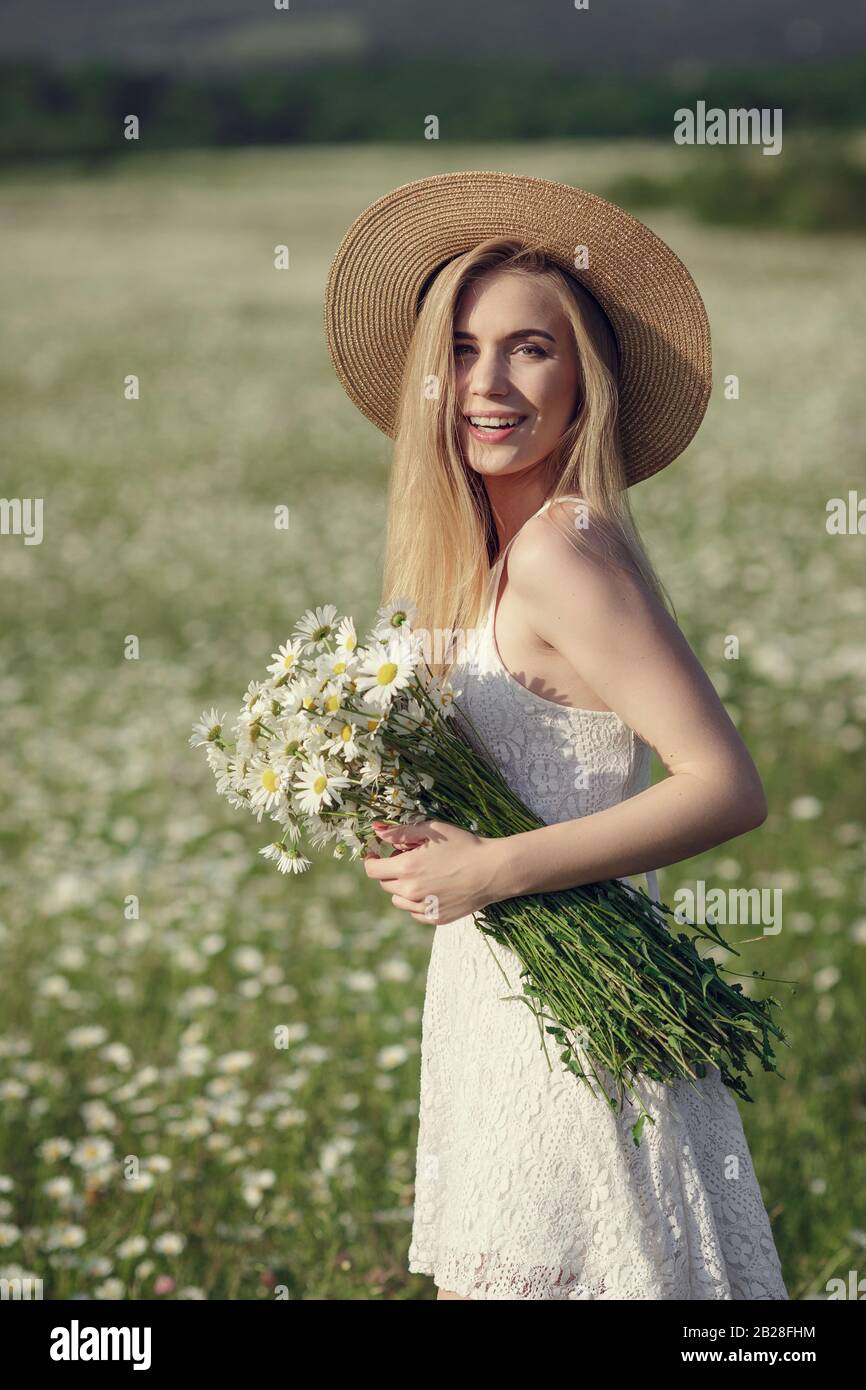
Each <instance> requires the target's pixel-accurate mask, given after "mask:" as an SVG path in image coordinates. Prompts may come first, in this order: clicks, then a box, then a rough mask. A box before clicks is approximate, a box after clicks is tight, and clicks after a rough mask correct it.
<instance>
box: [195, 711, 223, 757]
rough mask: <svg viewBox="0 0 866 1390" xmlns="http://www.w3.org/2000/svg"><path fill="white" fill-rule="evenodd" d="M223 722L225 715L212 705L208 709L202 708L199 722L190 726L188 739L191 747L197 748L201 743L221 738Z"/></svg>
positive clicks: (213, 741) (212, 741)
mask: <svg viewBox="0 0 866 1390" xmlns="http://www.w3.org/2000/svg"><path fill="white" fill-rule="evenodd" d="M224 722H225V715H224V714H218V713H217V711H216V709H215V708H214V707H213V705H212V706H211V708H210V709H209V710H203V711H202V716H201V719H200V720H199V722H198V723H197V724H193V726H192V730H193V731H192V733H191V735H190V739H189V741H190V744H191V745H192V747H193V748H198V747H199V746H200V745H201V744H202V743H215V742H216V741H217V739H221V738H222V734H223V724H224Z"/></svg>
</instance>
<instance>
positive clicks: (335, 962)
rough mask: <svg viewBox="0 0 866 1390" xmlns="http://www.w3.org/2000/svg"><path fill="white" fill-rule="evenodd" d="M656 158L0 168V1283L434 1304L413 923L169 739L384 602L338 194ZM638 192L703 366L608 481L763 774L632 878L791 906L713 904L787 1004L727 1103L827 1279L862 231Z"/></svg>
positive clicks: (812, 1265) (858, 1118)
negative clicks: (759, 893) (417, 1223)
mask: <svg viewBox="0 0 866 1390" xmlns="http://www.w3.org/2000/svg"><path fill="white" fill-rule="evenodd" d="M670 159H671V151H670V150H669V149H667V148H665V149H661V148H660V147H654V146H646V147H643V146H641V145H636V144H623V145H618V146H607V145H603V144H589V145H586V146H580V147H579V146H577V145H574V144H562V145H554V144H545V145H544V146H541V147H539V148H538V149H536V148H534V147H531V146H498V145H496V146H493V145H487V146H459V145H457V146H443V147H442V148H441V149H434V148H430V147H424V148H423V149H420V148H416V147H414V146H412V147H409V146H404V147H381V148H376V147H366V146H365V147H356V148H353V149H351V150H342V149H338V148H326V147H319V148H316V149H314V150H293V151H288V152H281V151H278V150H272V151H255V150H254V151H247V152H238V153H235V152H232V153H224V152H214V153H202V154H194V153H189V154H177V155H171V156H161V157H159V158H150V157H149V156H147V155H146V154H142V155H136V156H135V157H130V156H127V157H126V159H119V160H118V161H117V162H116V164H114V165H109V166H103V167H100V168H99V169H98V170H97V169H90V170H87V169H79V168H75V167H73V166H71V165H70V166H50V167H39V168H36V167H34V168H21V169H18V170H17V171H15V172H14V173H12V172H9V171H7V172H6V173H5V174H4V175H3V177H2V180H0V204H2V214H3V217H4V221H5V223H6V227H7V236H6V243H7V253H6V255H5V256H4V257H3V259H2V262H0V278H2V291H3V298H4V303H5V305H6V333H5V335H4V338H3V342H2V346H0V353H2V361H0V396H2V400H0V403H2V415H3V419H4V422H5V423H4V431H5V441H4V449H3V470H2V486H0V492H2V495H3V497H4V498H5V499H13V498H42V499H43V528H42V536H41V539H40V541H39V543H38V544H37V543H32V544H31V543H27V540H26V538H25V536H24V535H22V534H16V533H15V532H14V529H11V528H6V530H5V531H4V533H3V534H2V535H0V596H2V597H0V601H2V628H0V721H2V740H0V778H2V786H3V790H4V796H3V808H4V814H3V817H2V823H0V837H2V857H0V974H2V980H3V988H2V994H0V1100H2V1127H0V1277H2V1276H6V1277H10V1278H11V1277H14V1276H15V1275H25V1274H26V1275H30V1276H32V1277H34V1278H39V1279H41V1280H42V1281H43V1289H44V1297H45V1298H49V1299H58V1298H68V1297H71V1296H75V1297H80V1298H96V1299H124V1298H130V1299H139V1298H153V1297H163V1298H169V1299H174V1298H182V1299H213V1298H231V1299H271V1298H281V1297H286V1298H292V1299H322V1298H326V1299H352V1300H357V1299H362V1300H363V1299H383V1298H386V1299H423V1298H431V1297H433V1296H434V1294H435V1289H434V1288H433V1286H432V1283H431V1281H430V1280H428V1279H425V1278H422V1277H420V1276H413V1275H409V1274H408V1273H407V1271H406V1263H407V1261H406V1251H407V1246H408V1241H409V1226H410V1221H411V1215H412V1200H413V1192H412V1183H413V1177H414V1145H415V1138H416V1126H417V1110H418V1070H419V1038H420V1026H421V1006H422V1001H423V992H424V978H425V970H426V965H427V958H428V954H429V950H430V943H431V933H432V930H433V929H432V927H430V926H425V925H422V924H421V923H419V922H416V921H415V920H414V919H413V918H411V917H410V916H409V915H408V914H407V913H404V912H401V911H399V910H397V909H396V908H394V907H393V906H392V905H391V902H390V899H389V898H388V897H387V896H386V895H385V894H384V893H383V892H382V889H381V888H380V887H379V886H378V885H377V884H376V883H374V882H372V881H370V880H368V879H367V878H366V876H365V874H364V872H363V868H362V866H361V865H360V864H358V863H354V864H353V863H351V862H347V861H343V862H336V861H334V860H332V859H331V858H330V857H329V856H327V855H323V856H322V857H321V858H320V859H319V860H317V862H316V863H315V865H314V867H313V869H312V871H311V872H309V873H306V874H304V875H302V876H300V877H297V878H295V877H293V876H291V875H283V874H280V873H277V872H275V871H274V868H273V866H272V865H270V864H268V863H267V862H266V861H265V860H264V859H263V858H262V857H261V856H260V855H259V854H258V850H259V849H260V848H261V846H262V845H263V844H264V843H266V840H267V838H268V832H267V830H266V828H265V826H264V825H262V826H257V825H256V823H255V822H254V820H253V819H252V818H251V817H249V816H243V815H241V814H240V813H239V812H237V811H234V810H232V808H231V807H229V806H228V805H227V804H226V803H225V801H224V800H223V799H222V798H220V797H217V796H216V795H215V793H214V786H213V777H212V774H211V772H210V771H209V770H208V768H207V766H206V764H205V760H204V759H203V758H202V757H201V756H200V754H199V753H197V752H196V751H194V750H192V749H191V748H190V747H189V744H188V738H189V734H190V729H191V726H192V724H193V722H194V720H196V719H197V718H198V717H199V716H200V714H201V712H202V710H203V709H205V708H209V707H210V706H211V705H216V706H217V707H218V708H219V709H220V710H229V711H231V712H234V711H236V709H237V707H238V705H239V703H240V699H241V696H242V695H243V692H244V690H245V688H246V686H247V684H248V682H249V680H250V679H251V678H253V677H254V676H258V675H261V673H262V672H263V671H264V670H265V667H266V666H267V664H268V662H269V661H270V659H271V654H272V653H273V652H274V651H275V650H276V649H277V646H278V644H279V643H281V642H284V641H285V640H286V638H287V636H288V634H289V631H290V630H291V628H292V626H293V624H294V623H295V621H296V619H297V618H298V617H299V616H300V615H301V614H302V613H303V612H304V611H305V610H306V609H308V608H310V607H311V606H314V605H317V604H321V603H324V602H331V601H332V602H335V603H337V604H338V605H339V608H340V611H341V612H348V613H351V614H353V615H354V617H355V619H356V622H357V624H358V627H359V629H361V628H366V627H367V626H368V625H369V624H370V623H371V622H372V621H373V618H374V615H375V612H376V608H377V606H378V602H379V597H380V590H379V584H380V578H381V560H382V545H383V530H384V519H385V499H386V489H387V470H388V446H387V441H385V440H384V438H383V437H382V436H380V435H379V434H378V433H377V431H376V430H375V429H374V428H373V426H372V425H370V424H368V423H367V422H366V421H365V420H364V419H363V418H362V417H361V416H360V415H359V414H358V413H357V412H356V411H355V410H354V409H353V407H352V406H351V405H350V403H349V402H348V400H347V399H346V397H345V396H344V394H343V391H342V389H341V387H340V386H339V384H338V382H337V380H336V377H335V376H334V374H333V371H332V369H331V366H330V362H329V359H328V355H327V349H326V345H325V337H324V329H323V326H322V298H323V290H324V283H325V278H326V275H327V269H328V265H329V261H330V258H331V256H332V254H333V252H334V251H335V250H336V247H337V244H338V242H339V240H340V238H341V236H342V234H343V231H344V230H345V228H346V227H347V226H348V225H349V223H350V221H351V220H352V219H353V218H354V217H355V216H356V215H357V213H358V212H360V211H361V209H362V208H363V207H365V206H366V205H367V204H368V203H369V202H370V201H372V199H373V198H375V197H377V196H379V195H380V194H381V193H384V192H386V191H387V190H388V189H390V188H392V187H394V186H396V185H397V184H399V183H403V182H406V181H408V180H410V179H413V178H419V177H423V176H425V175H427V174H432V173H436V172H439V171H442V170H446V169H457V168H465V169H472V168H489V169H513V170H515V171H517V172H525V173H534V174H539V175H542V176H544V177H549V178H558V179H563V180H565V181H567V182H572V183H576V184H582V185H584V186H586V187H589V188H592V189H594V190H596V191H598V192H600V193H604V191H605V187H606V185H607V182H608V180H610V179H612V178H613V177H614V176H623V177H624V176H626V175H628V174H630V173H634V172H636V171H641V172H644V173H646V172H648V171H649V172H652V171H653V170H659V171H662V172H663V171H664V169H665V168H666V167H667V162H668V161H669V160H670ZM645 220H646V221H648V222H649V224H650V225H651V226H653V227H654V228H655V229H656V230H657V231H658V232H659V234H660V235H661V236H663V237H664V238H665V239H666V240H668V241H669V242H670V244H671V245H672V246H673V247H674V249H675V250H676V251H677V252H678V254H679V255H681V257H682V259H683V260H684V261H685V263H686V264H687V265H688V266H689V268H690V270H691V271H692V273H693V274H694V276H695V278H696V280H697V283H698V285H699V287H700V289H701V292H702V294H703V295H704V298H705V301H706V304H707V309H708V313H709V317H710V323H711V327H712V333H713V350H714V373H715V386H714V393H713V398H712V401H711V404H710V408H709V411H708V414H707V417H706V420H705V422H704V425H703V426H702V429H701V431H700V432H699V434H698V436H697V438H696V440H695V441H694V443H693V444H692V446H691V447H690V449H689V451H688V453H687V454H686V455H685V456H683V457H682V458H681V459H680V460H678V461H677V462H676V463H674V464H673V465H672V466H671V467H670V468H669V469H667V470H665V471H664V472H663V473H662V474H661V475H659V477H658V478H655V479H652V480H650V481H649V482H647V483H645V484H641V485H638V486H637V487H636V489H635V490H634V493H633V494H632V496H633V505H634V508H635V512H636V515H637V518H638V522H639V524H640V526H641V528H642V533H643V535H644V538H645V540H646V542H647V544H648V547H649V549H650V552H651V554H652V556H653V559H654V561H655V562H656V565H657V567H658V569H659V571H660V573H661V575H662V578H663V579H664V581H665V582H666V584H667V586H668V588H669V590H670V592H671V595H672V598H673V600H674V603H675V606H676V610H677V615H678V618H679V621H680V624H681V626H682V628H683V630H684V632H685V634H686V636H687V638H688V640H689V641H690V643H691V644H692V646H693V647H694V649H695V650H696V652H697V654H698V656H699V658H700V659H701V661H702V662H703V664H704V666H705V667H706V669H707V670H708V672H709V674H710V676H711V678H712V680H713V682H714V684H715V685H716V688H717V689H718V691H719V693H720V695H721V696H722V698H723V699H724V700H725V702H726V704H727V707H728V709H729V711H730V713H731V715H732V717H733V718H734V719H735V721H736V722H737V724H738V726H739V727H740V729H741V731H742V733H743V736H744V738H745V740H746V743H747V744H748V746H749V748H750V750H751V751H752V754H753V756H754V758H755V761H756V763H757V764H758V767H759V769H760V771H761V774H762V777H763V779H764V784H765V787H766V790H767V795H768V799H769V802H770V815H769V818H768V820H767V821H766V823H765V824H764V825H763V826H762V827H761V828H760V829H759V830H758V831H755V832H752V833H751V834H749V835H747V836H743V837H740V838H739V839H737V840H735V841H731V842H729V843H728V844H726V845H722V846H720V847H719V848H718V849H716V850H715V851H713V852H712V853H709V854H706V855H703V856H701V857H700V858H697V859H694V860H692V861H689V862H687V863H683V864H678V865H674V866H671V867H669V868H666V869H663V870H662V872H661V873H660V875H659V881H660V888H661V893H662V896H663V897H664V899H665V900H666V901H668V902H670V901H671V900H672V898H673V895H674V893H675V892H676V891H677V890H678V889H681V888H694V887H695V886H696V884H698V883H699V882H703V883H704V884H705V885H706V890H707V892H709V891H710V890H711V889H722V890H724V891H727V890H737V889H746V890H751V889H758V890H761V889H764V890H769V892H770V895H771V896H772V894H773V893H774V892H776V890H778V892H779V894H780V898H779V901H780V902H781V905H782V916H781V923H780V926H781V929H780V930H778V931H775V930H774V931H772V932H767V933H762V929H761V926H760V925H757V926H755V925H754V924H752V923H748V922H746V923H738V924H736V925H734V926H728V927H726V929H725V934H726V936H727V937H728V939H729V940H731V941H747V944H745V945H743V946H742V949H741V955H740V957H739V960H737V959H732V958H728V959H727V960H725V961H724V962H723V963H725V964H727V965H729V966H731V967H732V968H736V969H738V970H742V971H744V972H745V979H744V986H745V987H746V988H748V989H749V990H755V991H759V992H760V991H767V992H771V993H773V994H774V996H775V997H777V998H779V999H780V1000H781V1003H782V1013H781V1022H782V1025H783V1027H784V1028H785V1030H786V1032H787V1034H788V1036H789V1038H790V1040H791V1043H792V1048H791V1050H790V1051H788V1050H786V1049H781V1050H780V1052H779V1067H780V1070H781V1071H782V1072H783V1074H784V1080H780V1079H779V1078H778V1077H775V1076H765V1075H764V1074H763V1073H761V1072H758V1073H757V1074H756V1075H755V1076H754V1078H753V1080H752V1082H750V1089H751V1091H752V1094H753V1096H754V1097H755V1101H756V1103H755V1104H754V1105H748V1104H743V1103H741V1104H740V1108H741V1113H742V1114H743V1119H744V1123H745V1127H746V1134H747V1137H748V1140H749V1144H750V1147H751V1151H752V1156H753V1159H754V1163H755V1168H756V1171H757V1174H758V1177H759V1180H760V1182H761V1187H762V1191H763V1194H764V1199H765V1202H766V1205H767V1209H768V1211H769V1213H770V1216H771V1219H772V1222H773V1229H774V1234H775V1238H776V1242H777V1246H778V1249H779V1254H780V1257H781V1260H782V1268H783V1272H784V1275H785V1280H786V1284H787V1287H788V1289H789V1292H790V1293H791V1296H792V1297H794V1298H826V1297H827V1284H828V1281H829V1280H830V1279H833V1278H842V1279H845V1280H847V1278H848V1272H849V1270H852V1269H854V1270H859V1271H861V1272H866V1210H864V1204H866V1198H864V1195H863V1194H864V1193H866V1027H864V1009H863V998H864V991H866V826H864V822H866V808H864V795H863V786H864V776H863V767H864V729H866V641H864V635H866V588H864V582H863V579H864V553H866V551H864V547H866V536H864V535H858V534H856V530H855V531H854V532H853V533H852V528H851V527H850V525H849V526H848V527H847V533H846V531H845V529H844V528H840V527H836V528H835V529H836V531H839V530H841V531H842V533H841V534H834V533H833V530H834V528H833V527H832V526H831V527H830V528H829V529H828V511H827V506H828V502H830V501H831V499H833V498H838V499H842V500H843V501H844V503H845V506H846V515H848V513H849V512H850V510H851V509H850V507H849V505H848V504H849V500H850V499H849V493H851V492H852V490H854V491H856V489H857V488H858V487H859V489H860V492H861V494H862V493H863V492H864V490H866V484H864V466H863V443H862V440H863V432H864V425H866V415H864V405H863V399H864V398H863V389H862V381H863V374H864V361H863V337H862V324H863V322H864V318H866V287H864V276H863V272H862V261H863V245H862V241H861V240H860V239H858V238H855V237H853V236H847V235H846V236H819V235H808V236H805V235H804V236H794V235H791V234H786V233H781V232H779V233H769V232H763V231H762V232H750V231H748V230H744V229H739V228H738V229H736V230H733V229H730V228H724V229H710V228H707V227H704V226H702V227H698V226H697V225H696V224H693V223H691V222H690V221H689V220H688V219H687V218H686V217H685V216H684V215H683V214H682V213H679V212H678V213H676V214H674V213H671V212H668V211H661V210H654V211H653V212H652V213H651V214H647V215H646V216H645ZM281 244H284V245H286V246H287V247H288V248H289V266H288V269H284V270H278V269H276V268H275V265H274V248H275V247H276V246H278V245H281ZM132 377H135V378H137V379H138V391H137V396H138V398H137V399H136V398H135V393H134V391H131V390H130V388H129V384H128V383H129V378H132ZM730 378H736V383H733V382H731V381H730V380H728V379H730ZM726 381H727V383H728V384H727V387H726ZM131 395H132V398H130V396H131ZM280 508H285V509H287V511H286V512H284V513H283V515H287V516H288V519H289V524H288V526H283V527H281V526H277V525H275V512H276V511H277V510H278V509H280ZM7 514H8V513H7ZM863 525H864V528H866V521H864V522H863ZM663 775H664V772H663V769H661V768H660V767H659V766H657V767H656V769H655V776H656V777H659V776H663ZM754 938H757V939H754ZM747 939H748V940H747ZM753 971H764V972H766V975H767V976H768V977H772V979H773V983H772V984H762V983H760V982H758V983H757V984H755V983H753V982H752V981H751V980H750V979H749V977H750V975H751V972H753ZM780 980H781V981H787V982H790V983H787V984H785V983H777V981H780Z"/></svg>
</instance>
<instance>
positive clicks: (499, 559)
mask: <svg viewBox="0 0 866 1390" xmlns="http://www.w3.org/2000/svg"><path fill="white" fill-rule="evenodd" d="M552 501H553V498H552V497H548V499H547V501H546V502H542V504H541V506H540V507H539V508H538V511H535V512H533V513H532V515H531V516H528V517H527V518H526V521H524V522H523V524H522V525H521V526H518V528H517V530H516V531H515V532H514V535H513V536H512V537H511V540H510V541H506V543H505V545H504V546H503V547H502V549H501V550H500V552H499V554H498V555H497V557H496V559H495V560H494V562H493V569H492V570H491V573H493V570H498V569H499V567H500V566H501V564H502V561H503V560H504V559H505V556H506V555H507V554H508V551H509V549H510V548H511V546H512V545H513V544H514V542H515V541H516V540H517V537H518V536H519V535H520V533H521V531H522V530H523V527H524V526H527V525H528V524H529V522H530V521H532V519H533V517H536V516H541V513H542V512H543V511H546V510H547V508H548V507H549V506H550V504H551V502H552Z"/></svg>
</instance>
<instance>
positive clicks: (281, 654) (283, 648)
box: [268, 637, 304, 676]
mask: <svg viewBox="0 0 866 1390" xmlns="http://www.w3.org/2000/svg"><path fill="white" fill-rule="evenodd" d="M303 650H304V644H303V642H299V641H298V639H297V638H293V637H290V638H289V640H288V642H283V643H281V645H280V646H279V647H278V648H277V650H276V651H275V652H271V664H270V666H269V667H268V670H269V671H270V672H271V675H273V676H288V675H294V673H295V671H296V670H297V669H298V661H299V659H300V657H301V654H302V653H303Z"/></svg>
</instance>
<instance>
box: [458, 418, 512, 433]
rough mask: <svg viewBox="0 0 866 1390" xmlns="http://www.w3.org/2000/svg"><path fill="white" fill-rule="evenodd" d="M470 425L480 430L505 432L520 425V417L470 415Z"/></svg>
mask: <svg viewBox="0 0 866 1390" xmlns="http://www.w3.org/2000/svg"><path fill="white" fill-rule="evenodd" d="M467 418H468V420H469V423H470V424H471V425H474V426H475V428H476V429H479V430H504V429H508V428H510V426H511V425H517V424H519V423H520V419H521V417H520V416H519V415H501V416H496V415H493V416H486V415H469V416H468V417H467Z"/></svg>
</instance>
